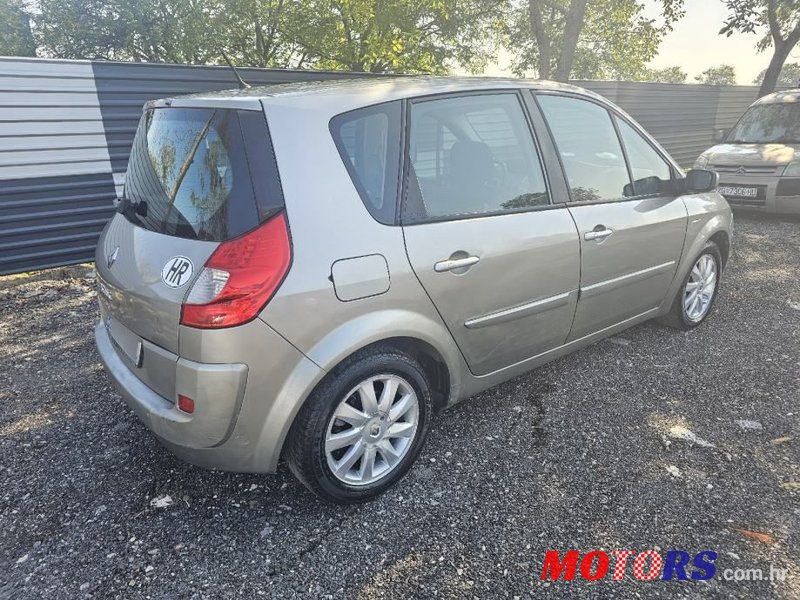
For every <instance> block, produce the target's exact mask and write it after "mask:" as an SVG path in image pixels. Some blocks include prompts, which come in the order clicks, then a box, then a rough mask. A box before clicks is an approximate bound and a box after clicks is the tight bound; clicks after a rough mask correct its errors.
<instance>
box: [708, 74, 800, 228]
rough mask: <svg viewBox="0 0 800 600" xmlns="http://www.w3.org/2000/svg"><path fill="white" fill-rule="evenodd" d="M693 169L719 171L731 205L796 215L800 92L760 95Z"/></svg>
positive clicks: (799, 182) (798, 209) (798, 206)
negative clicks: (761, 96)
mask: <svg viewBox="0 0 800 600" xmlns="http://www.w3.org/2000/svg"><path fill="white" fill-rule="evenodd" d="M717 137H718V139H719V140H720V141H721V142H722V143H721V144H718V145H716V146H713V147H712V148H709V149H708V150H706V151H705V152H703V154H701V155H700V157H699V158H698V159H697V161H696V162H695V168H700V169H706V168H708V169H712V170H714V171H716V172H717V173H719V177H720V184H719V192H720V193H721V194H722V195H723V196H725V198H727V200H728V202H730V203H731V204H732V205H733V206H734V207H736V206H740V207H742V208H748V209H752V210H757V211H761V212H769V213H783V214H800V90H788V91H785V92H777V93H775V94H770V95H768V96H764V97H763V98H760V99H759V100H757V101H756V102H754V103H753V104H752V105H751V106H750V108H748V109H747V111H746V112H745V113H744V115H742V118H741V119H739V122H738V123H737V124H736V126H735V127H734V128H733V129H731V131H730V132H726V131H724V130H720V131H718V132H717Z"/></svg>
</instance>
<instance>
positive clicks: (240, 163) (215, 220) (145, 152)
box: [121, 108, 283, 241]
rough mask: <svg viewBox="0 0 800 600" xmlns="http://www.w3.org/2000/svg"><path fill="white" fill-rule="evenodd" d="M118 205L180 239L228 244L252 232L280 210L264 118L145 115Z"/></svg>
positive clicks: (217, 113) (166, 111)
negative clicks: (229, 240) (123, 197)
mask: <svg viewBox="0 0 800 600" xmlns="http://www.w3.org/2000/svg"><path fill="white" fill-rule="evenodd" d="M243 131H246V132H247V134H246V135H245V134H243ZM254 180H255V181H256V183H257V184H258V185H254ZM121 206H122V207H123V213H124V214H125V216H126V218H128V219H129V220H130V221H132V222H133V223H135V224H137V225H139V226H141V227H144V228H146V229H149V230H151V231H157V232H160V233H165V234H167V235H173V236H177V237H183V238H189V239H197V240H209V241H225V240H228V239H230V238H234V237H237V236H239V235H242V234H243V233H246V232H248V231H250V230H251V229H254V228H255V227H257V226H258V225H259V224H260V223H262V222H263V221H264V220H266V219H268V218H269V217H270V216H272V215H273V214H275V213H276V212H277V211H279V210H280V209H281V208H282V207H283V197H282V194H281V191H280V182H279V180H278V173H277V165H276V164H275V159H274V156H273V153H272V148H271V145H270V139H269V133H268V131H267V124H266V121H265V119H264V115H263V114H262V113H260V112H255V111H236V110H223V109H205V108H157V109H150V110H147V111H145V113H144V115H143V116H142V119H141V121H140V123H139V128H138V130H137V132H136V138H135V140H134V143H133V147H132V149H131V156H130V159H129V162H128V173H127V176H126V180H125V200H124V201H123V203H122V205H121ZM131 207H133V208H131Z"/></svg>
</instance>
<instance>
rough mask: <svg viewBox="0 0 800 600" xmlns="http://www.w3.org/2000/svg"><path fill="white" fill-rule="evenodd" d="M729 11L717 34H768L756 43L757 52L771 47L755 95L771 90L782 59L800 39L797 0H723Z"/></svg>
mask: <svg viewBox="0 0 800 600" xmlns="http://www.w3.org/2000/svg"><path fill="white" fill-rule="evenodd" d="M726 4H727V5H728V10H729V11H730V14H729V16H728V18H727V19H726V21H725V24H724V25H723V27H722V29H721V30H720V33H722V34H725V35H727V36H730V35H732V34H733V33H734V32H735V31H739V32H743V33H756V32H757V31H758V30H759V28H762V27H766V29H767V31H768V33H767V34H766V35H764V36H763V37H762V38H761V39H760V40H759V41H758V43H757V44H756V48H757V49H758V50H759V51H760V52H761V51H764V50H766V49H767V48H770V47H772V58H771V59H770V62H769V66H768V67H767V69H766V71H765V72H764V77H763V79H762V82H761V89H760V91H759V95H761V96H763V95H765V94H768V93H770V92H772V91H774V90H775V86H776V84H777V82H778V78H779V77H780V73H781V69H782V68H783V65H784V63H785V62H786V59H787V58H788V57H789V54H790V53H791V51H792V49H793V48H794V47H795V46H796V45H797V43H798V42H800V0H726Z"/></svg>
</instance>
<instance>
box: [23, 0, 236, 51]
mask: <svg viewBox="0 0 800 600" xmlns="http://www.w3.org/2000/svg"><path fill="white" fill-rule="evenodd" d="M38 4H39V14H38V15H36V16H35V17H34V19H35V22H36V35H37V38H38V40H39V44H40V46H41V47H42V48H43V49H44V51H45V53H46V54H48V55H50V56H55V57H57V58H89V59H94V58H105V59H116V60H136V61H150V62H178V63H183V62H185V63H204V62H206V61H208V60H209V59H211V58H214V57H216V56H217V55H218V54H219V52H218V51H216V48H215V45H216V41H215V36H214V32H213V31H209V28H208V23H209V22H210V21H212V20H213V19H214V17H215V16H216V13H217V12H219V11H220V7H219V6H215V5H214V4H212V3H211V2H209V1H207V0H39V3H38Z"/></svg>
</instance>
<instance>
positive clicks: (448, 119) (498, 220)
mask: <svg viewBox="0 0 800 600" xmlns="http://www.w3.org/2000/svg"><path fill="white" fill-rule="evenodd" d="M407 127H408V135H407V140H408V141H407V145H406V146H407V147H406V153H407V157H406V161H405V163H406V165H407V178H406V179H407V184H406V190H405V193H404V203H403V214H402V221H403V231H404V236H405V241H406V251H407V254H408V258H409V261H410V263H411V265H412V268H413V269H414V272H415V274H416V275H417V277H418V279H419V281H420V283H421V284H422V285H423V287H424V288H425V291H426V292H427V293H428V295H429V296H430V298H431V300H432V301H433V303H434V305H435V306H436V308H437V310H438V311H439V313H440V315H441V316H442V318H443V320H444V321H445V323H446V324H447V327H448V328H449V330H450V332H451V334H452V335H453V338H454V339H455V341H456V343H457V344H458V346H459V348H460V350H461V352H462V353H463V355H464V357H465V359H466V361H467V364H468V365H469V368H470V369H471V371H472V372H473V373H475V374H476V375H484V374H487V373H491V372H493V371H497V370H498V369H501V368H503V367H506V366H509V365H511V364H514V363H517V362H520V361H522V360H525V359H526V358H529V357H532V356H535V355H536V354H539V353H541V352H544V351H547V350H549V349H551V348H554V347H557V346H559V345H561V344H563V343H564V341H565V340H566V338H567V335H568V333H569V329H570V325H571V323H572V319H573V316H574V312H575V305H576V301H577V291H578V283H579V268H580V258H579V243H578V235H577V231H576V229H575V224H574V222H573V220H572V217H571V216H570V214H569V211H568V209H567V208H566V205H565V204H563V203H562V204H554V203H553V202H552V198H551V193H550V188H549V186H548V184H547V179H546V177H545V172H544V169H543V167H542V161H541V158H540V155H539V150H538V147H537V145H536V143H535V140H534V137H533V136H532V133H531V128H530V124H529V122H528V119H527V115H526V113H525V110H524V108H523V105H522V102H521V96H520V94H519V93H518V92H517V91H498V92H486V93H480V94H462V95H457V96H452V95H451V96H445V97H434V98H426V99H420V100H414V101H410V102H409V106H408V119H407Z"/></svg>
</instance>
